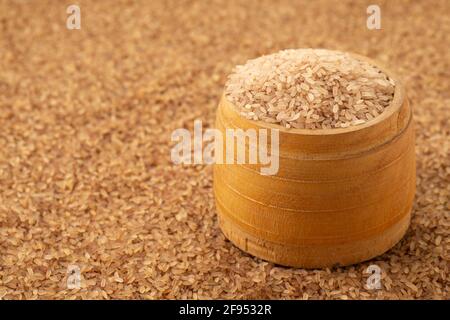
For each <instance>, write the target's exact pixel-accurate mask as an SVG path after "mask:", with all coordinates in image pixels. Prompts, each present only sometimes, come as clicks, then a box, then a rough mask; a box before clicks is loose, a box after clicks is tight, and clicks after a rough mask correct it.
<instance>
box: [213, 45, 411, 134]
mask: <svg viewBox="0 0 450 320" xmlns="http://www.w3.org/2000/svg"><path fill="white" fill-rule="evenodd" d="M327 50H328V49H327ZM329 51H335V52H340V53H348V54H350V55H351V56H353V57H355V58H356V59H358V60H362V61H366V62H368V63H370V64H371V65H373V66H375V67H377V68H378V69H380V70H381V71H382V72H384V73H385V74H386V75H387V76H388V77H389V78H391V79H393V80H394V82H395V90H394V97H393V99H392V101H391V103H390V104H389V106H388V107H387V108H386V109H385V110H384V112H383V113H381V114H380V115H379V116H377V117H375V118H374V119H372V120H369V121H367V122H365V123H364V124H361V125H355V126H349V127H347V128H333V129H298V128H286V127H283V126H282V125H279V124H273V123H267V122H264V121H255V120H249V119H246V120H247V121H248V122H249V123H251V124H253V125H254V126H256V127H259V128H263V129H278V130H279V131H281V132H284V133H288V134H296V135H309V136H329V135H339V134H348V133H351V132H356V131H363V130H368V129H370V128H372V127H373V126H375V125H376V124H378V123H380V122H382V121H384V120H386V119H388V118H389V117H391V116H392V115H394V114H395V113H396V112H399V110H400V109H401V107H402V105H403V102H404V98H405V88H404V86H403V84H402V83H401V81H400V80H399V77H397V75H396V74H395V73H394V72H392V71H391V70H390V69H389V68H387V67H385V66H384V65H383V64H380V63H378V62H375V61H374V60H372V59H370V58H368V57H365V56H363V55H359V54H356V53H352V52H344V51H338V50H329ZM222 100H223V101H226V103H228V104H229V105H231V106H232V108H231V109H232V110H233V112H235V113H236V114H237V115H238V116H239V117H241V118H243V117H242V116H241V115H240V114H239V112H238V110H237V107H236V106H235V105H234V104H233V103H232V102H231V101H229V100H228V99H227V97H226V96H225V94H223V95H222ZM244 119H245V118H244Z"/></svg>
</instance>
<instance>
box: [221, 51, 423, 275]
mask: <svg viewBox="0 0 450 320" xmlns="http://www.w3.org/2000/svg"><path fill="white" fill-rule="evenodd" d="M356 57H357V58H359V59H365V60H368V61H369V62H370V63H372V64H375V63H374V62H373V61H371V60H369V59H367V58H365V57H361V56H358V55H356ZM375 65H377V66H378V67H379V68H380V69H381V70H383V71H384V72H385V73H386V74H388V75H389V77H391V78H392V79H394V80H395V83H396V88H395V94H394V99H393V101H392V103H391V105H390V106H389V107H388V108H387V109H386V110H385V111H384V112H383V113H382V114H381V115H380V116H378V117H376V118H375V119H373V120H370V121H368V122H367V123H365V124H363V125H358V126H351V127H348V128H341V129H318V130H308V129H286V128H284V127H282V126H279V125H273V124H268V123H264V122H259V121H251V120H247V119H245V118H243V117H241V116H240V115H239V113H238V111H237V109H236V107H235V106H234V105H232V104H231V103H230V102H229V101H228V100H227V99H226V97H225V96H223V97H222V99H221V101H220V104H219V108H218V111H217V119H216V127H217V129H219V130H220V131H221V132H222V134H223V136H224V137H225V129H227V128H231V129H238V128H240V129H243V130H247V129H256V130H258V129H279V157H280V158H279V171H278V173H277V174H276V175H271V176H270V175H262V174H261V173H260V170H259V169H260V167H262V166H260V165H255V164H253V165H252V164H215V165H214V193H215V198H216V206H217V211H218V217H219V224H220V227H221V229H222V231H223V233H224V234H225V236H226V237H227V238H228V239H229V240H231V242H233V243H234V244H235V245H236V246H237V247H239V248H241V249H242V250H244V251H245V252H248V253H250V254H252V255H254V256H257V257H260V258H262V259H265V260H269V261H272V262H275V263H277V264H280V265H286V266H295V267H304V268H321V267H331V266H337V265H341V266H345V265H350V264H354V263H358V262H361V261H364V260H368V259H371V258H373V257H375V256H378V255H380V254H382V253H384V252H385V251H387V250H388V249H390V248H391V247H392V246H393V245H394V244H396V243H397V242H398V241H399V240H400V239H401V238H402V237H403V235H404V234H405V232H406V230H407V228H408V226H409V221H410V213H411V207H412V203H413V199H414V193H415V152H414V128H413V119H412V111H411V108H410V106H409V103H408V100H407V99H406V97H405V92H404V87H403V86H402V84H401V83H400V81H399V79H398V78H397V77H395V76H394V75H393V74H392V73H391V72H390V71H389V70H386V68H384V67H380V66H379V65H378V64H375ZM269 136H270V134H269ZM246 143H247V145H246V148H248V141H246ZM268 150H270V147H268Z"/></svg>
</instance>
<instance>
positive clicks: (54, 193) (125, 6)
mask: <svg viewBox="0 0 450 320" xmlns="http://www.w3.org/2000/svg"><path fill="white" fill-rule="evenodd" d="M70 4H72V3H71V2H67V1H62V2H54V1H44V0H42V1H26V2H25V1H12V0H6V1H1V2H0V48H1V49H0V128H1V129H0V186H1V187H0V298H3V299H18V298H22V299H25V298H27V299H43V298H46V299H67V298H95V299H97V298H98V299H111V298H115V299H123V298H127V299H138V298H150V299H153V298H163V299H165V298H187V299H196V298H225V299H227V298H257V299H271V298H288V299H308V298H309V299H355V298H363V299H365V298H369V299H375V298H377V299H378V298H383V299H391V298H400V299H412V298H419V299H431V298H435V299H448V298H449V290H450V284H449V279H450V276H449V270H448V267H449V247H450V240H449V237H448V235H449V229H450V214H449V212H450V206H449V198H450V186H449V180H450V178H449V176H450V169H449V166H450V157H449V152H450V147H449V140H450V139H449V136H450V134H449V124H448V121H449V118H450V94H449V92H450V84H449V77H450V73H449V70H450V57H449V53H448V48H449V45H450V2H449V1H446V0H442V1H436V0H433V1H404V0H403V1H395V2H394V1H377V4H379V5H380V7H381V10H382V30H373V31H370V30H368V29H367V28H366V18H367V14H366V8H367V6H368V5H369V4H372V1H370V2H367V1H280V2H278V1H277V2H274V1H253V0H252V1H196V2H194V1H179V0H177V1H162V0H161V1H79V2H77V4H79V5H80V8H81V17H82V21H81V26H82V29H81V30H67V29H66V26H65V25H66V18H67V14H66V8H67V6H68V5H70ZM302 47H322V48H329V49H336V50H344V51H351V52H356V53H359V54H363V55H367V56H369V57H371V58H373V59H375V60H377V61H380V62H382V63H384V64H386V65H388V66H389V67H390V68H391V69H392V70H394V71H396V72H397V73H398V74H399V75H400V76H401V78H402V79H403V80H404V82H405V84H406V86H407V88H408V96H409V98H410V101H411V103H412V106H413V108H414V113H415V120H416V130H417V134H416V135H417V140H416V151H417V178H418V179H417V196H416V200H415V206H414V209H413V217H412V225H411V227H410V229H409V231H408V233H407V234H406V236H405V238H404V239H403V240H402V241H401V242H400V243H399V244H397V245H396V246H395V247H394V248H393V249H392V250H390V251H389V252H388V253H386V254H384V255H382V256H380V257H378V258H376V259H374V260H372V261H369V262H365V263H362V264H359V265H355V266H351V267H346V268H333V269H325V270H310V271H307V270H303V269H291V268H284V267H279V266H276V265H274V264H271V263H267V262H264V261H261V260H259V259H256V258H253V257H251V256H249V255H247V254H245V253H243V252H242V251H240V250H239V249H237V248H235V247H234V246H233V245H231V244H230V243H229V242H227V241H226V240H225V238H224V236H223V235H222V234H221V232H220V230H219V228H218V225H217V219H216V212H215V208H214V203H213V192H212V170H211V169H212V168H211V167H210V166H177V165H173V164H172V163H171V161H170V147H171V143H170V135H171V132H172V131H173V130H174V129H177V128H180V127H186V128H189V129H192V126H193V121H194V119H201V120H203V124H207V125H209V126H212V125H213V123H214V116H215V110H216V107H217V103H218V101H219V97H220V95H221V94H222V91H223V86H224V83H225V81H226V76H227V75H228V74H229V73H230V72H231V70H232V68H233V67H234V66H235V65H236V64H242V63H244V62H245V61H246V60H247V59H250V58H254V57H257V56H259V55H262V54H268V53H272V52H276V51H278V50H281V49H286V48H302ZM371 264H377V265H378V266H379V267H380V268H381V270H382V289H381V290H367V289H365V287H364V285H365V283H366V279H367V277H368V275H367V274H365V273H364V271H365V270H366V269H367V267H368V266H369V265H371ZM69 265H78V266H79V267H80V268H81V274H82V281H81V284H82V287H81V288H80V289H73V290H68V289H67V288H66V279H67V273H66V272H67V267H68V266H69Z"/></svg>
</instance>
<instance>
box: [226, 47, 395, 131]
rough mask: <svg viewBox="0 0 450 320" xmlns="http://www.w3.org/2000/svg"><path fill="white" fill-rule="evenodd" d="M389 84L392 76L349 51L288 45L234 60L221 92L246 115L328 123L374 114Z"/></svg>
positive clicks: (287, 122)
mask: <svg viewBox="0 0 450 320" xmlns="http://www.w3.org/2000/svg"><path fill="white" fill-rule="evenodd" d="M394 90H395V83H394V81H393V79H390V78H389V77H388V76H387V75H386V74H384V73H383V72H382V71H381V70H379V69H378V68H376V67H375V66H373V65H371V64H369V63H368V62H366V61H362V60H358V59H356V58H354V57H353V56H351V55H350V54H348V53H344V52H339V51H331V50H325V49H289V50H283V51H280V52H278V53H275V54H271V55H266V56H262V57H259V58H257V59H253V60H249V61H247V63H246V64H244V65H241V66H237V67H236V68H235V70H234V73H232V74H231V75H230V76H229V79H228V82H227V83H226V89H225V94H226V96H227V97H228V98H229V99H230V101H231V102H233V103H234V104H235V105H236V106H237V107H238V109H239V111H240V113H241V115H242V116H244V117H246V118H248V119H251V120H262V121H265V122H268V123H276V124H280V125H282V126H285V127H286V128H291V127H293V128H302V129H305V128H306V129H327V128H341V127H342V128H345V127H348V126H351V125H359V124H362V123H365V122H367V121H369V120H371V119H373V118H375V117H377V116H378V115H380V114H381V113H382V112H383V111H384V110H385V108H386V107H387V106H389V104H390V102H391V100H392V98H393V95H394Z"/></svg>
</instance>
